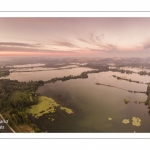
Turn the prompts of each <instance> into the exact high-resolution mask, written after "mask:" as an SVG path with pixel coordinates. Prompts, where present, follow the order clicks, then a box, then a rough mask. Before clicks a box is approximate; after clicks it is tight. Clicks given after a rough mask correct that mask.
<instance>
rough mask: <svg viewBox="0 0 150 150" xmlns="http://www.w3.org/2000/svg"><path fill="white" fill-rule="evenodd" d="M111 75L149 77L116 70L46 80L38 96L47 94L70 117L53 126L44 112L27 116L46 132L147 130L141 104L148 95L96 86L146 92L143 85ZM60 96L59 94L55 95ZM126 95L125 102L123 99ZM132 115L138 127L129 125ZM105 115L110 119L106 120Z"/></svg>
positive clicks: (46, 75)
mask: <svg viewBox="0 0 150 150" xmlns="http://www.w3.org/2000/svg"><path fill="white" fill-rule="evenodd" d="M87 70H92V69H90V68H82V67H79V68H72V69H63V70H47V71H46V70H43V71H37V72H35V71H34V72H13V73H11V74H10V75H9V76H7V77H5V78H9V79H12V80H18V81H30V80H33V81H37V80H43V81H46V80H50V79H51V78H54V77H63V76H68V75H79V74H81V73H82V72H83V71H87ZM112 75H116V76H119V77H123V78H127V79H132V80H137V81H140V82H144V83H147V82H149V81H150V76H140V75H138V74H130V75H127V74H122V73H118V72H111V71H108V72H100V73H96V74H89V75H88V76H89V77H88V78H87V79H74V80H68V81H65V82H62V81H58V82H56V83H54V84H53V83H47V84H45V85H44V86H41V87H39V88H38V90H37V92H38V93H40V94H41V95H46V96H49V97H51V98H53V99H55V100H56V101H57V102H59V103H60V104H61V105H63V106H65V107H69V108H71V109H73V111H74V114H71V115H70V117H69V118H65V117H64V119H63V120H60V121H58V122H57V123H54V125H53V126H52V125H51V123H50V122H49V121H48V119H47V117H46V115H43V116H42V117H40V118H39V119H35V118H33V117H31V116H30V118H31V119H32V121H33V122H34V123H35V124H37V125H38V126H39V128H41V129H42V130H43V131H47V132H113V133H116V132H121V133H124V132H150V116H149V114H148V111H149V109H148V108H147V106H145V104H144V103H141V104H139V103H135V101H138V102H139V101H146V99H147V96H146V95H145V94H141V93H130V92H128V91H124V90H121V89H116V88H113V87H108V86H102V85H96V84H95V83H101V84H107V85H108V84H109V85H112V86H116V87H120V88H123V89H127V90H132V91H146V89H147V85H146V84H138V83H134V82H128V81H124V80H117V79H116V78H114V77H113V76H112ZM58 95H59V96H58ZM126 98H129V100H130V102H129V103H128V104H125V103H124V99H126ZM132 117H138V118H140V119H141V126H133V125H132ZM108 118H112V120H109V119H108ZM123 119H129V121H130V122H129V124H123V123H122V121H123Z"/></svg>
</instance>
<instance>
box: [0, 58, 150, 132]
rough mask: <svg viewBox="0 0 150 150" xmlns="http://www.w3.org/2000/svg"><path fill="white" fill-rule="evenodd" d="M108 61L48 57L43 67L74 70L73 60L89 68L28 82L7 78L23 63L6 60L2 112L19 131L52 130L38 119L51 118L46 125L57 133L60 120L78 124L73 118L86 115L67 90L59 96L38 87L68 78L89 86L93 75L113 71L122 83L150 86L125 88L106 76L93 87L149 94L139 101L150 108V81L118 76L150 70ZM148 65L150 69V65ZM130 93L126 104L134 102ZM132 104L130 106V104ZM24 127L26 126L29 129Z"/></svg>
mask: <svg viewBox="0 0 150 150" xmlns="http://www.w3.org/2000/svg"><path fill="white" fill-rule="evenodd" d="M108 60H109V59H108ZM52 62H53V63H52ZM62 62H64V63H62ZM108 62H109V63H110V62H111V63H114V61H113V60H112V61H110V60H109V61H108ZM108 62H107V60H105V61H104V60H103V59H102V60H99V61H97V60H93V59H83V60H80V61H78V60H76V59H63V60H59V59H58V60H48V59H46V60H45V61H44V60H42V61H40V63H41V64H42V63H44V64H43V65H42V67H43V68H45V69H47V70H49V68H48V67H54V68H53V70H50V71H55V70H59V69H60V70H62V71H63V69H66V68H67V69H70V70H73V69H74V67H68V65H71V64H72V63H75V64H76V65H77V66H76V67H75V68H78V67H81V68H84V67H88V68H89V70H88V71H83V72H82V73H80V74H79V75H73V74H70V75H68V76H62V77H57V75H56V77H54V78H50V79H49V80H46V81H45V80H43V79H42V78H41V80H38V81H33V80H30V81H28V82H25V81H18V80H10V79H5V76H9V75H11V74H12V73H13V72H15V71H16V70H15V69H16V66H15V65H19V63H18V62H17V61H16V62H15V61H14V63H13V64H14V66H13V65H10V64H9V63H7V62H5V63H6V64H5V65H3V67H2V68H1V69H0V77H1V79H0V112H1V114H2V115H3V116H4V117H5V118H7V119H9V120H10V121H9V125H10V126H11V127H12V128H13V129H14V130H16V132H46V131H47V130H48V129H47V128H44V127H42V125H39V123H38V120H39V121H41V119H44V120H48V122H47V123H45V124H47V126H48V125H50V126H51V130H48V132H50V131H51V132H53V131H54V132H56V127H58V126H57V124H59V123H65V122H68V124H70V125H71V126H73V125H72V123H74V124H75V122H74V121H72V119H75V118H78V119H77V120H80V119H81V118H82V117H83V116H82V117H81V118H80V113H81V112H80V111H81V110H80V111H79V108H77V105H76V103H75V102H73V98H72V96H71V97H70V101H69V100H67V99H68V98H69V97H68V98H67V97H65V98H64V96H63V93H61V92H60V93H61V94H60V93H59V92H56V93H57V98H56V94H53V93H52V92H51V93H49V94H44V93H42V92H38V89H40V88H41V89H42V88H43V87H45V86H46V85H48V86H50V87H51V88H52V87H54V86H57V84H58V85H59V84H60V85H61V84H62V82H64V81H66V83H69V82H70V83H72V82H73V80H76V81H77V82H76V81H75V82H76V83H77V84H80V83H82V82H83V83H84V85H86V82H87V81H90V80H91V77H94V76H95V77H96V76H97V75H100V74H105V73H108V72H109V73H111V77H112V78H114V81H115V82H118V81H122V82H129V83H133V84H138V85H140V84H141V85H146V86H147V90H146V89H143V90H142V91H140V90H136V89H133V90H131V89H128V88H125V87H123V86H119V84H118V85H117V84H111V82H110V84H108V83H109V82H104V80H103V78H104V77H103V78H102V79H101V83H100V82H96V83H94V82H90V84H93V87H94V84H96V85H99V86H106V87H111V88H116V90H117V89H122V90H124V91H127V92H129V93H131V94H136V93H137V94H145V95H146V96H147V99H145V100H144V99H143V100H138V101H139V104H140V103H144V104H145V105H146V106H148V109H150V84H149V83H148V82H144V81H142V82H141V81H140V80H139V81H138V80H135V79H134V78H132V77H131V78H129V79H128V78H124V77H121V76H119V75H117V74H126V75H128V76H129V75H131V74H132V75H134V74H138V75H139V76H143V75H144V76H149V75H150V73H148V72H146V71H139V72H134V71H131V70H126V69H123V68H122V67H129V66H131V67H135V66H136V67H137V65H135V64H134V65H131V64H127V63H126V65H125V64H124V63H123V61H122V64H120V65H118V63H116V62H115V63H116V64H115V68H113V67H112V66H111V65H109V64H108ZM61 63H62V64H61ZM25 64H26V63H25V60H24V63H22V65H24V67H25V68H31V69H36V67H39V65H37V66H36V65H31V66H30V65H28V66H26V65H25ZM60 64H61V65H60ZM60 66H61V67H64V68H59V67H60ZM65 66H67V67H65ZM24 67H20V69H21V68H24ZM143 67H144V65H143ZM145 68H146V69H149V68H148V66H147V67H145ZM11 69H14V70H11ZM90 69H91V70H90ZM10 70H11V71H10ZM38 71H39V70H38V68H37V70H30V71H29V72H33V73H36V72H38ZM41 71H42V70H41ZM27 72H28V71H27ZM114 73H116V74H114ZM94 74H95V75H94ZM20 75H21V71H20ZM82 79H84V80H82ZM66 83H65V84H66ZM73 83H74V82H73ZM76 83H75V84H76ZM112 83H113V82H112ZM119 83H120V82H119ZM55 84H56V85H55ZM87 86H88V85H87ZM89 87H90V86H89ZM94 88H95V87H94ZM48 89H49V88H48ZM85 89H86V88H85ZM85 89H82V90H85ZM100 89H101V91H102V90H103V88H100ZM101 91H100V92H101ZM107 91H109V90H108V89H107V90H106V92H107ZM54 93H55V92H54ZM93 93H94V91H93ZM86 94H87V93H86ZM88 94H89V93H88ZM88 94H87V95H88ZM91 94H92V93H91ZM126 95H127V96H124V98H123V99H122V101H124V103H125V104H128V103H129V102H130V103H132V100H130V99H131V98H127V97H128V96H129V97H130V95H128V94H126ZM89 96H90V95H89ZM71 99H72V100H71ZM79 99H80V98H79ZM81 102H82V101H80V103H81ZM78 103H79V102H78ZM85 103H86V102H85ZM109 103H110V102H109ZM130 103H129V104H128V105H130ZM135 103H137V100H136V101H135ZM83 107H84V106H83ZM80 109H81V108H80ZM83 114H84V113H83ZM84 115H85V114H84ZM79 118H80V119H79ZM106 118H108V117H106ZM68 120H70V121H68ZM81 120H82V119H81ZM108 120H111V121H112V122H113V121H114V118H113V119H112V118H111V119H110V117H109V119H108ZM133 121H134V125H136V123H138V121H135V118H133ZM71 122H72V123H71ZM80 122H81V121H80ZM122 122H123V123H124V124H128V123H129V121H128V120H124V121H122ZM122 122H121V121H120V123H122ZM108 124H109V123H108ZM138 126H140V121H139V124H138ZM24 127H25V128H26V130H25V128H24ZM76 127H79V123H78V124H77V125H76V126H75V127H72V128H71V129H69V128H68V131H70V132H71V130H72V131H76V129H75V128H76ZM58 128H61V127H60V126H59V127H58ZM73 128H74V129H73ZM63 129H64V128H63ZM63 129H60V130H58V131H62V130H63ZM81 130H82V131H85V132H86V131H93V132H97V131H101V130H97V129H96V128H95V129H92V130H91V129H90V128H86V129H84V128H82V129H81ZM66 131H67V129H66ZM77 131H78V130H77ZM79 131H80V129H79ZM104 131H106V130H104ZM108 131H109V130H108Z"/></svg>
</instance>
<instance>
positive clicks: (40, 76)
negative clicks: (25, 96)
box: [1, 67, 92, 82]
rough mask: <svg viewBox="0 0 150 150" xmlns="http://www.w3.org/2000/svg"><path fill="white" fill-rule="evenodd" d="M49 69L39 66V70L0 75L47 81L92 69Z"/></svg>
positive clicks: (14, 78) (10, 77)
mask: <svg viewBox="0 0 150 150" xmlns="http://www.w3.org/2000/svg"><path fill="white" fill-rule="evenodd" d="M50 69H51V70H45V68H43V69H42V68H40V70H41V71H38V70H37V71H35V70H34V72H32V71H31V69H29V71H30V72H12V73H10V75H9V76H6V77H1V78H3V79H11V80H18V81H24V82H28V81H31V80H32V81H39V80H43V81H47V80H50V79H52V78H55V77H63V76H69V75H80V74H81V73H82V72H83V71H87V70H92V69H90V68H82V67H79V68H72V69H66V68H65V69H61V70H53V69H54V68H50Z"/></svg>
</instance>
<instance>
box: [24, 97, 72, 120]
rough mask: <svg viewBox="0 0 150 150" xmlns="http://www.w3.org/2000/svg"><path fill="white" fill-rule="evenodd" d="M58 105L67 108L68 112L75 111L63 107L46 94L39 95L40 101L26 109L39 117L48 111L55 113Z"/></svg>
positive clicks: (62, 108)
mask: <svg viewBox="0 0 150 150" xmlns="http://www.w3.org/2000/svg"><path fill="white" fill-rule="evenodd" d="M56 107H60V109H61V110H65V111H66V112H67V113H68V114H72V113H73V111H72V110H71V109H69V108H66V107H61V106H60V104H58V103H56V102H55V100H53V99H52V98H49V97H46V96H40V97H39V103H38V104H37V105H33V106H31V108H30V109H26V112H27V113H29V114H32V115H33V116H34V117H35V118H37V119H38V118H39V117H41V116H42V115H44V114H47V113H55V111H56Z"/></svg>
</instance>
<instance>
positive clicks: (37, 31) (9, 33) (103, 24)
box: [0, 18, 150, 57]
mask: <svg viewBox="0 0 150 150" xmlns="http://www.w3.org/2000/svg"><path fill="white" fill-rule="evenodd" d="M149 27H150V18H0V33H1V34H0V56H14V55H16V56H23V55H25V56H33V55H35V56H38V55H43V56H47V55H50V56H59V57H61V56H62V57H64V56H71V57H74V56H81V57H83V56H92V57H94V56H97V57H114V56H115V57H116V56H118V57H128V56H131V55H132V56H140V57H145V56H147V55H148V54H149V53H150V52H149V50H150V29H149Z"/></svg>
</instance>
